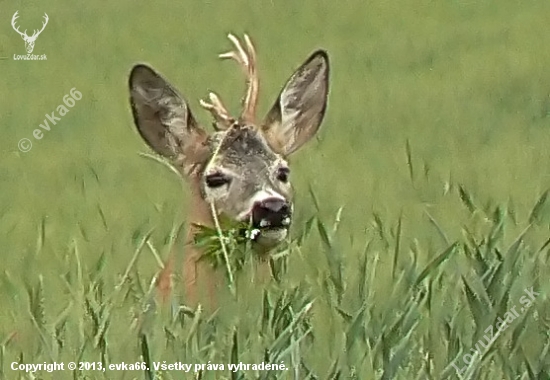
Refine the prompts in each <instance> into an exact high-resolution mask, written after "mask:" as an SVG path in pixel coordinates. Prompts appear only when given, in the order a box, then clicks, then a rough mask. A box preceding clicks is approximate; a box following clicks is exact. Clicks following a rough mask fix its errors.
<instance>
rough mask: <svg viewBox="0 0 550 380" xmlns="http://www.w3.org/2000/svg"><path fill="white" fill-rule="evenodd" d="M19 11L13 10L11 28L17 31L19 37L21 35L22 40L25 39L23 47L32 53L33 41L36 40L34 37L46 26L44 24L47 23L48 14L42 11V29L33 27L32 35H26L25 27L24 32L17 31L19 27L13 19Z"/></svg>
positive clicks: (15, 18)
mask: <svg viewBox="0 0 550 380" xmlns="http://www.w3.org/2000/svg"><path fill="white" fill-rule="evenodd" d="M18 12H19V11H17V12H15V13H14V15H13V17H12V19H11V26H12V27H13V29H14V30H15V31H16V32H17V33H19V35H20V36H21V37H23V40H24V41H25V49H26V50H27V53H29V54H30V53H32V51H33V49H34V42H35V41H36V39H37V38H38V36H39V35H40V33H42V31H43V30H44V28H45V27H46V25H47V24H48V20H49V18H48V15H47V14H46V13H44V22H43V23H42V29H40V30H37V29H35V30H34V32H33V34H32V36H28V35H27V29H25V31H24V32H21V31H19V28H18V27H17V26H16V25H15V20H17V18H18V17H19V16H18V15H17V13H18Z"/></svg>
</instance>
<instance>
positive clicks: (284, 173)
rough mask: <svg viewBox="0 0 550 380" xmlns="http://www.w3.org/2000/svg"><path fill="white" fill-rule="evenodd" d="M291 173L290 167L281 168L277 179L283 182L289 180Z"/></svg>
mask: <svg viewBox="0 0 550 380" xmlns="http://www.w3.org/2000/svg"><path fill="white" fill-rule="evenodd" d="M289 175H290V169H289V168H279V170H277V179H278V180H279V181H281V182H288V176H289Z"/></svg>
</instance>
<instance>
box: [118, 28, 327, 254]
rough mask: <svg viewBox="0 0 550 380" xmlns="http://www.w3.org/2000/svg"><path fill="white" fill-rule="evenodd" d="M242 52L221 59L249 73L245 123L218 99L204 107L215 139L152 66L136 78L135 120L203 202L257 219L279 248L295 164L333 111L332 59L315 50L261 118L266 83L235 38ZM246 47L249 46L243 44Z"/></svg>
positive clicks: (266, 240)
mask: <svg viewBox="0 0 550 380" xmlns="http://www.w3.org/2000/svg"><path fill="white" fill-rule="evenodd" d="M229 38H230V40H231V41H232V42H233V44H234V45H235V50H234V51H232V52H230V53H226V54H221V55H220V57H221V58H228V59H233V60H235V61H237V63H238V64H239V65H240V66H241V67H242V68H243V69H244V72H245V75H246V79H247V91H246V96H245V98H244V101H243V110H242V113H241V115H240V116H239V117H237V118H235V117H233V116H231V115H230V113H229V112H228V111H227V109H226V108H225V106H224V105H223V103H222V101H221V100H220V98H219V96H217V95H216V94H214V93H210V95H209V101H208V102H206V101H201V103H200V104H201V105H202V107H204V108H205V109H206V110H208V111H209V112H210V113H211V114H212V116H213V118H214V121H215V122H214V129H215V131H214V132H213V133H212V134H209V133H207V132H206V131H205V130H204V129H203V128H202V127H201V126H199V124H198V122H197V121H196V119H195V117H194V116H193V113H192V112H191V109H190V106H189V103H188V102H187V101H186V100H185V98H184V97H182V96H181V95H180V94H179V93H178V92H177V91H176V89H175V88H174V87H172V85H170V84H169V83H168V82H167V81H166V80H165V79H164V78H163V77H162V76H161V75H159V74H158V73H157V72H155V71H154V70H153V69H151V68H150V67H148V66H146V65H143V64H139V65H136V66H135V67H134V68H133V69H132V71H131V74H130V80H129V85H130V101H131V105H132V110H133V116H134V122H135V124H136V126H137V129H138V131H139V133H140V135H141V136H142V137H143V139H144V140H145V142H146V143H147V144H148V145H149V146H150V147H151V148H152V149H153V150H154V151H155V152H157V153H158V154H160V155H162V156H164V157H167V158H169V159H170V160H172V162H173V163H175V165H176V166H177V167H179V168H180V169H181V172H182V173H183V174H184V175H185V176H187V177H188V178H190V179H191V181H192V182H193V183H195V184H196V188H198V189H199V191H200V197H201V200H202V201H203V202H206V203H209V204H211V205H214V206H215V210H216V212H217V213H218V214H219V215H224V216H226V217H228V218H230V219H232V220H235V221H250V222H251V223H252V225H253V226H254V227H255V228H257V229H258V230H259V231H260V233H259V235H258V236H257V238H256V239H255V240H256V243H258V244H260V245H263V246H273V245H275V244H277V243H279V242H281V241H282V240H283V239H285V237H286V236H287V235H288V229H289V226H290V224H291V218H292V210H293V206H292V189H291V185H290V169H289V163H288V161H287V158H288V157H289V156H290V155H291V154H292V153H294V152H295V151H297V150H298V149H299V148H301V147H302V146H303V145H304V143H306V142H307V141H308V140H310V139H311V138H312V137H313V136H314V135H315V133H316V132H317V131H318V129H319V126H320V124H321V121H322V120H323V116H324V114H325V109H326V105H327V95H328V82H329V61H328V56H327V53H326V52H325V51H322V50H318V51H316V52H314V53H313V54H312V55H311V56H310V57H309V58H308V59H307V60H306V61H305V63H303V64H302V65H301V66H300V67H299V68H298V69H297V70H296V71H295V72H294V74H293V75H292V76H291V77H290V79H289V80H288V81H287V83H286V84H285V86H284V87H283V89H282V91H281V93H280V94H279V96H278V98H277V99H276V100H275V103H274V105H273V107H272V108H271V110H270V111H269V112H268V113H267V116H266V117H265V118H264V119H263V121H261V122H260V123H258V122H257V120H256V116H255V113H256V106H257V101H258V89H259V79H258V73H257V68H256V53H255V50H254V47H253V45H252V43H251V41H250V39H249V38H248V36H246V35H245V38H244V44H243V43H242V42H241V41H239V40H238V39H237V38H236V37H234V36H233V35H229ZM243 45H244V46H243Z"/></svg>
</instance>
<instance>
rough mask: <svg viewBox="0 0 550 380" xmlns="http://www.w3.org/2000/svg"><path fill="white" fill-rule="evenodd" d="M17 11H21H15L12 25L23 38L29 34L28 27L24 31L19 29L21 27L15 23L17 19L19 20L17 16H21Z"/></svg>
mask: <svg viewBox="0 0 550 380" xmlns="http://www.w3.org/2000/svg"><path fill="white" fill-rule="evenodd" d="M17 13H19V11H17V12H15V13H14V14H13V17H12V18H11V26H12V27H13V29H14V30H15V31H16V32H17V33H19V34H20V35H21V37H23V38H25V37H28V36H27V29H25V31H24V32H21V31H20V30H19V28H18V27H17V26H16V25H15V20H17V18H18V17H19V16H18V15H17Z"/></svg>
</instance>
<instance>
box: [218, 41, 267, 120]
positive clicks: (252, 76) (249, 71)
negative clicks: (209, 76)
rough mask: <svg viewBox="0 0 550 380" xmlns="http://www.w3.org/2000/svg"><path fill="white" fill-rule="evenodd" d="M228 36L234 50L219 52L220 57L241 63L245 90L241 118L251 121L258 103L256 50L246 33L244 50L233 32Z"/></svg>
mask: <svg viewBox="0 0 550 380" xmlns="http://www.w3.org/2000/svg"><path fill="white" fill-rule="evenodd" d="M228 38H229V39H230V40H231V42H233V45H235V48H236V50H233V51H230V52H228V53H224V54H220V56H219V57H220V58H222V59H223V58H230V59H234V60H235V61H237V63H239V65H241V66H242V67H243V69H244V71H245V75H246V83H247V90H246V96H245V98H244V101H243V111H242V113H241V119H242V120H243V121H244V122H248V123H253V122H254V120H255V118H256V106H257V104H258V90H259V78H258V74H257V71H256V51H255V50H254V45H252V41H250V37H248V35H247V34H245V35H244V42H245V44H246V50H245V49H244V48H243V46H242V44H241V42H240V41H239V40H238V38H237V37H235V36H234V35H233V34H229V35H228Z"/></svg>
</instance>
